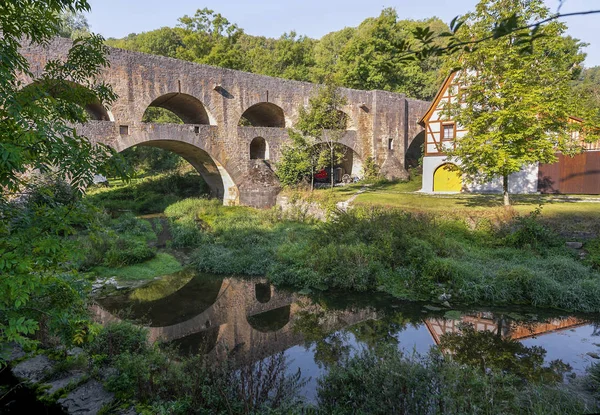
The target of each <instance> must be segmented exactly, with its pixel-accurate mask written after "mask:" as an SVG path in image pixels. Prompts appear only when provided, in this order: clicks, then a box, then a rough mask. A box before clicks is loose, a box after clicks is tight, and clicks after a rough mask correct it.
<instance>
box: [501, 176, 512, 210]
mask: <svg viewBox="0 0 600 415" xmlns="http://www.w3.org/2000/svg"><path fill="white" fill-rule="evenodd" d="M502 192H503V194H504V206H505V207H507V206H510V197H509V196H508V174H504V175H503V176H502Z"/></svg>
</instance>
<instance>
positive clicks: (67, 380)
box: [44, 371, 86, 395]
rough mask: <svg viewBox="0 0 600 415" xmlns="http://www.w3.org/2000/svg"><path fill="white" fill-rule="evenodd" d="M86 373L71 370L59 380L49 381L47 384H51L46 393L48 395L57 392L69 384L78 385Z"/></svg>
mask: <svg viewBox="0 0 600 415" xmlns="http://www.w3.org/2000/svg"><path fill="white" fill-rule="evenodd" d="M85 376H86V375H85V373H83V372H79V371H78V372H69V373H68V374H67V376H66V377H64V378H62V379H58V380H54V381H52V382H48V383H47V385H50V388H49V389H46V390H45V391H44V393H45V394H46V395H52V394H54V393H55V392H58V391H59V390H61V389H64V388H66V387H67V386H69V385H76V384H77V383H79V382H80V381H81V380H82V379H83V378H84V377H85Z"/></svg>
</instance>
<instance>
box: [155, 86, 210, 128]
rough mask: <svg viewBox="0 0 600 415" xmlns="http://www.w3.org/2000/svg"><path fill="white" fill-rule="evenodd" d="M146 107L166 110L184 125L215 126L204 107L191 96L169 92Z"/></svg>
mask: <svg viewBox="0 0 600 415" xmlns="http://www.w3.org/2000/svg"><path fill="white" fill-rule="evenodd" d="M148 107H160V108H164V109H167V110H169V111H171V112H172V113H173V114H175V115H177V116H178V117H179V118H181V121H183V122H184V124H204V125H216V122H215V119H214V117H213V116H212V115H211V114H210V113H209V112H208V111H207V109H206V107H205V105H204V104H203V103H202V102H201V101H200V100H199V99H198V98H196V97H194V96H192V95H188V94H183V93H180V92H171V93H168V94H164V95H161V96H159V97H158V98H156V99H154V101H152V102H151V103H150V105H148Z"/></svg>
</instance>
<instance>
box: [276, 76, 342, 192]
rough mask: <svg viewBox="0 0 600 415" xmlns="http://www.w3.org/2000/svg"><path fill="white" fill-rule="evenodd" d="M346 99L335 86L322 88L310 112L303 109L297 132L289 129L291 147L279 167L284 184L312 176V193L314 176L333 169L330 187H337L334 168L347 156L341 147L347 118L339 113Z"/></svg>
mask: <svg viewBox="0 0 600 415" xmlns="http://www.w3.org/2000/svg"><path fill="white" fill-rule="evenodd" d="M345 104H346V98H345V97H344V96H343V95H342V94H341V93H340V90H339V88H338V87H336V86H335V85H334V84H333V83H332V82H328V83H327V84H326V85H324V86H321V87H320V88H319V89H318V90H317V92H316V94H315V95H314V96H313V97H311V98H310V100H309V106H308V109H307V108H304V107H302V108H300V112H299V116H298V122H297V124H296V128H295V129H290V130H289V131H288V132H289V135H290V138H291V140H292V144H291V145H289V146H287V147H285V148H284V149H283V151H282V160H281V162H280V163H279V164H278V165H277V173H276V174H277V176H278V178H279V180H280V181H281V182H282V183H283V184H287V185H290V184H296V183H298V182H299V179H301V178H303V177H306V175H308V174H310V177H311V190H313V189H314V173H315V172H316V171H318V170H321V169H323V168H325V167H327V166H330V167H331V174H330V179H331V187H332V188H333V185H334V177H333V167H334V166H335V165H336V164H337V163H339V162H340V161H341V160H342V158H343V157H344V154H345V148H344V147H343V146H342V145H341V144H339V140H340V139H341V138H342V136H343V134H344V132H345V130H346V123H347V116H346V115H345V114H344V113H343V112H341V111H340V108H341V107H342V106H343V105H345Z"/></svg>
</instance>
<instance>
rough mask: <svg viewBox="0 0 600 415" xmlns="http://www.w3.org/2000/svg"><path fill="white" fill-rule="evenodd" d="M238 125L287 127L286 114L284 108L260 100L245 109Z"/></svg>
mask: <svg viewBox="0 0 600 415" xmlns="http://www.w3.org/2000/svg"><path fill="white" fill-rule="evenodd" d="M238 126H240V127H248V126H251V127H275V128H285V114H284V113H283V109H281V107H279V106H277V105H275V104H272V103H270V102H259V103H258V104H254V105H252V106H251V107H250V108H248V109H247V110H246V111H244V113H243V114H242V116H241V117H240V121H239V123H238Z"/></svg>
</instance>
